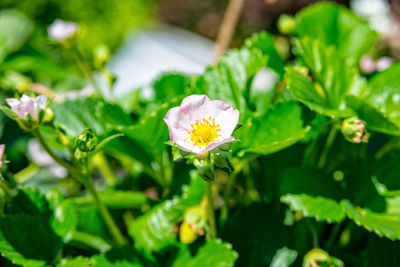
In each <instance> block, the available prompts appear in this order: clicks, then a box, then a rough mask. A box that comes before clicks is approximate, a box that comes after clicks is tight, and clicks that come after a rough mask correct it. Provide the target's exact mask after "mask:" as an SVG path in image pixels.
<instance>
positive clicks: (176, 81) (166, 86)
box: [153, 73, 191, 103]
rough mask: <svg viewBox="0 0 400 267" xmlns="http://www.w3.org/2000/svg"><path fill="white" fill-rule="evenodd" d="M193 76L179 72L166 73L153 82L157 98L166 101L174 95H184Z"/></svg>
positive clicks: (159, 100)
mask: <svg viewBox="0 0 400 267" xmlns="http://www.w3.org/2000/svg"><path fill="white" fill-rule="evenodd" d="M190 80H191V78H190V77H189V76H186V75H183V74H179V73H166V74H163V75H161V76H160V77H158V78H157V80H156V81H154V83H153V89H154V94H155V100H156V101H157V102H161V103H165V102H167V101H169V100H170V99H173V98H174V97H178V96H180V95H183V94H184V93H185V91H186V88H187V86H188V85H189V82H190Z"/></svg>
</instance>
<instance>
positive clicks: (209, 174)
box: [197, 165, 215, 182]
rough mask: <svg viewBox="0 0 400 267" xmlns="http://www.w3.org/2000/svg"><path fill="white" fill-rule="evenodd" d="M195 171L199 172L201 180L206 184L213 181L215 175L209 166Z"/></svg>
mask: <svg viewBox="0 0 400 267" xmlns="http://www.w3.org/2000/svg"><path fill="white" fill-rule="evenodd" d="M197 171H198V172H199V175H200V177H201V178H203V179H204V180H205V181H207V182H213V181H215V174H214V172H213V171H212V170H211V168H210V167H209V166H206V165H204V166H200V167H198V168H197Z"/></svg>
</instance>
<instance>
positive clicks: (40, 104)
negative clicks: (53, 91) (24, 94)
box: [36, 95, 47, 110]
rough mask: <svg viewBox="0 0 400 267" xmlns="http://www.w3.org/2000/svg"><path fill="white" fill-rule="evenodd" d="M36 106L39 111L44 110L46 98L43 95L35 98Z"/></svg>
mask: <svg viewBox="0 0 400 267" xmlns="http://www.w3.org/2000/svg"><path fill="white" fill-rule="evenodd" d="M36 104H37V107H38V109H39V110H40V109H45V108H46V104H47V97H46V96H44V95H39V96H38V97H36Z"/></svg>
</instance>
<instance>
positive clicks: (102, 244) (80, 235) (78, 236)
mask: <svg viewBox="0 0 400 267" xmlns="http://www.w3.org/2000/svg"><path fill="white" fill-rule="evenodd" d="M70 243H71V245H73V244H75V243H77V244H83V245H85V246H87V247H90V248H94V249H95V250H97V251H99V252H102V253H104V252H106V251H108V250H110V249H111V246H110V244H108V243H107V242H106V241H104V240H103V239H102V238H100V237H98V236H94V235H91V234H88V233H84V232H80V231H76V230H75V231H74V232H73V233H72V237H71V240H70Z"/></svg>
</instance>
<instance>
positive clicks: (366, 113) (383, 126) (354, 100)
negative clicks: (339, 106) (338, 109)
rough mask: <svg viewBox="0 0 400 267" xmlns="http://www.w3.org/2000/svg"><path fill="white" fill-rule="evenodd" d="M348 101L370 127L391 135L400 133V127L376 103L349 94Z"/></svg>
mask: <svg viewBox="0 0 400 267" xmlns="http://www.w3.org/2000/svg"><path fill="white" fill-rule="evenodd" d="M346 103H347V105H348V106H349V107H351V108H352V109H353V110H354V111H355V112H356V113H357V115H358V117H359V118H360V119H362V120H363V121H365V122H366V124H367V125H366V126H367V128H368V129H370V130H373V131H376V132H380V133H385V134H391V135H400V127H399V125H396V124H395V123H394V122H392V121H390V119H389V118H388V117H387V116H386V115H385V114H384V113H382V112H381V111H379V110H378V109H377V108H376V107H374V105H375V104H374V103H368V102H367V101H366V100H363V99H361V98H360V97H357V96H354V95H349V96H347V97H346Z"/></svg>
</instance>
